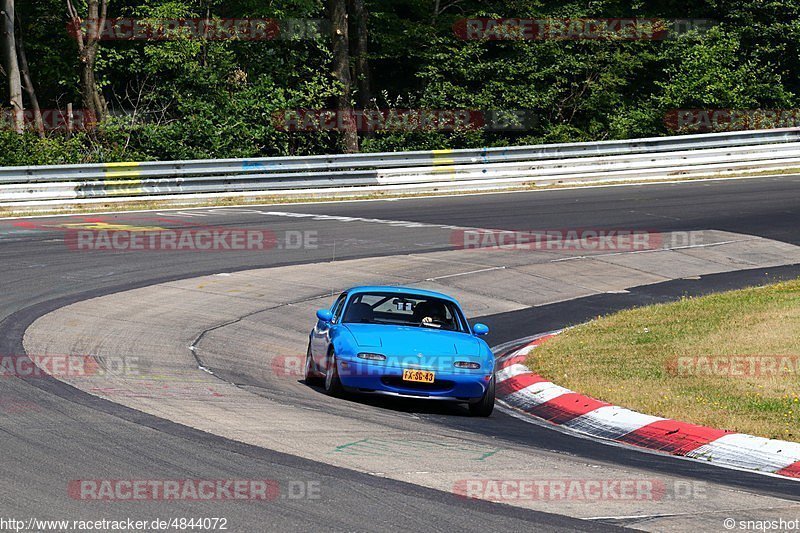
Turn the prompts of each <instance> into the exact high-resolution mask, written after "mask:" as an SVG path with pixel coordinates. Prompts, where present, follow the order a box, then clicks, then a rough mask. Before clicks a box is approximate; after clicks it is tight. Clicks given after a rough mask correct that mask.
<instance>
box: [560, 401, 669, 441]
mask: <svg viewBox="0 0 800 533" xmlns="http://www.w3.org/2000/svg"><path fill="white" fill-rule="evenodd" d="M659 420H665V419H664V418H661V417H657V416H651V415H646V414H643V413H638V412H636V411H631V410H630V409H625V408H624V407H619V406H616V405H607V406H604V407H599V408H597V409H595V410H594V411H591V412H589V413H586V414H585V415H583V416H579V417H577V418H574V419H573V420H570V421H569V422H566V423H565V424H562V425H563V426H565V427H568V428H570V429H574V430H575V431H580V432H581V433H586V434H587V435H594V436H598V437H603V438H604V439H612V440H615V439H618V438H620V437H622V436H624V435H627V434H628V433H630V432H631V431H636V430H637V429H640V428H643V427H644V426H646V425H648V424H652V423H653V422H658V421H659Z"/></svg>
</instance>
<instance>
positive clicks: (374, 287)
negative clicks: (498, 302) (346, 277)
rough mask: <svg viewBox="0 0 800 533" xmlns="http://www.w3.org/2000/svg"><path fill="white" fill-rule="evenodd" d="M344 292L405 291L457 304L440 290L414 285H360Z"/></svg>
mask: <svg viewBox="0 0 800 533" xmlns="http://www.w3.org/2000/svg"><path fill="white" fill-rule="evenodd" d="M345 292H347V293H348V294H356V293H361V292H388V293H397V294H404V293H405V294H412V295H417V296H431V297H433V298H441V299H442V300H448V301H450V302H453V303H455V304H457V305H458V301H457V300H456V299H455V298H453V297H452V296H448V295H446V294H442V293H441V292H435V291H428V290H425V289H417V288H415V287H398V286H392V285H364V286H361V287H352V288H350V289H347V291H345Z"/></svg>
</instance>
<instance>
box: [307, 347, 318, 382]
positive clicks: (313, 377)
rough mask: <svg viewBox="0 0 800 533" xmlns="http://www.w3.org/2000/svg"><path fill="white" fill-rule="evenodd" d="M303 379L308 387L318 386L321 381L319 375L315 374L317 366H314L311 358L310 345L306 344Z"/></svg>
mask: <svg viewBox="0 0 800 533" xmlns="http://www.w3.org/2000/svg"><path fill="white" fill-rule="evenodd" d="M303 379H304V380H305V382H306V383H307V384H309V385H318V384H319V383H320V381H321V380H320V378H319V373H318V372H317V365H315V364H314V358H313V357H311V343H309V344H308V351H307V352H306V366H305V368H304V369H303Z"/></svg>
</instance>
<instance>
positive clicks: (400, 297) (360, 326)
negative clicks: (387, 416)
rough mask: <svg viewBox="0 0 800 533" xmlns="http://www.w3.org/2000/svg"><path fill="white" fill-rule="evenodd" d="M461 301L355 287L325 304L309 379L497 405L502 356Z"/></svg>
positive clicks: (337, 390)
mask: <svg viewBox="0 0 800 533" xmlns="http://www.w3.org/2000/svg"><path fill="white" fill-rule="evenodd" d="M488 332H489V328H488V327H486V326H485V325H483V324H475V325H474V326H470V325H469V323H468V322H467V319H466V318H465V317H464V313H463V312H462V311H461V307H460V306H459V304H458V302H457V301H455V300H454V299H453V298H451V297H449V296H446V295H444V294H440V293H437V292H432V291H426V290H421V289H412V288H406V287H354V288H352V289H349V290H347V291H345V292H343V293H342V294H341V295H340V296H339V297H338V298H337V299H336V301H335V302H334V303H333V305H332V306H331V308H330V309H320V310H319V311H317V324H316V326H314V329H313V330H312V331H311V335H310V339H309V344H308V353H307V355H306V365H305V379H306V382H307V383H313V382H315V381H320V380H324V381H323V382H324V386H325V391H326V392H327V393H328V394H331V395H339V394H342V393H343V392H345V391H349V392H359V393H368V394H384V395H389V396H399V397H408V398H424V399H431V400H448V401H453V402H462V403H467V404H469V410H470V413H471V414H473V415H475V416H489V415H490V414H491V413H492V410H493V409H494V395H495V379H494V356H493V354H492V351H491V350H490V349H489V346H488V345H487V344H486V342H485V341H484V340H483V339H480V338H479V337H480V336H482V335H486V334H487V333H488Z"/></svg>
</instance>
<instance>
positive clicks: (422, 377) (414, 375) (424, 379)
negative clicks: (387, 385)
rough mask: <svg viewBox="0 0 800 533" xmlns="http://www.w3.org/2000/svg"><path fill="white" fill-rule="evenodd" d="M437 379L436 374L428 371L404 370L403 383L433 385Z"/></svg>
mask: <svg viewBox="0 0 800 533" xmlns="http://www.w3.org/2000/svg"><path fill="white" fill-rule="evenodd" d="M435 377H436V374H435V373H434V372H428V371H427V370H403V381H418V382H420V383H433V379H434V378H435Z"/></svg>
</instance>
